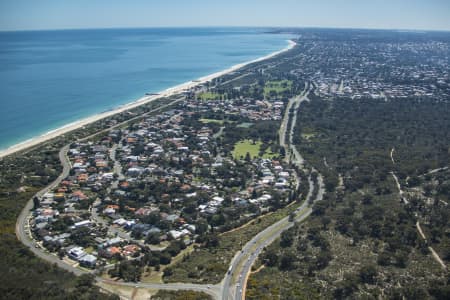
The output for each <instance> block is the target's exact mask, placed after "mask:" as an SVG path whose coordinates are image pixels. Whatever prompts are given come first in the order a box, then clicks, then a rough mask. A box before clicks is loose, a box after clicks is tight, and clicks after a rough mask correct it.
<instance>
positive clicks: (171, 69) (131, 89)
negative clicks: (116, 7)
mask: <svg viewBox="0 0 450 300" xmlns="http://www.w3.org/2000/svg"><path fill="white" fill-rule="evenodd" d="M268 32H269V31H268V30H267V29H264V28H257V29H256V28H146V29H89V30H55V31H16V32H0V104H1V109H0V150H3V149H6V148H8V147H10V146H12V145H15V144H17V143H20V142H23V141H26V140H28V139H30V138H33V137H36V136H39V135H42V134H45V133H46V132H49V131H51V130H54V129H56V128H58V127H61V126H64V125H67V124H69V123H72V122H74V121H77V120H79V119H82V118H85V117H88V116H91V115H94V114H97V113H101V112H104V111H107V110H111V109H114V108H116V107H118V106H120V105H123V104H126V103H130V102H133V101H135V100H137V99H138V98H141V97H142V96H144V94H145V93H156V92H159V91H162V90H165V89H167V88H169V87H172V86H176V85H178V84H181V83H184V82H187V81H190V80H194V79H197V78H199V77H203V76H206V75H209V74H211V73H215V72H218V71H221V70H224V69H227V68H229V67H231V66H233V65H236V64H239V63H243V62H246V61H250V60H253V59H256V58H258V57H261V56H265V55H267V54H270V53H272V52H275V51H278V50H281V49H283V48H285V47H286V46H287V45H288V39H290V38H292V36H290V35H287V34H272V33H268Z"/></svg>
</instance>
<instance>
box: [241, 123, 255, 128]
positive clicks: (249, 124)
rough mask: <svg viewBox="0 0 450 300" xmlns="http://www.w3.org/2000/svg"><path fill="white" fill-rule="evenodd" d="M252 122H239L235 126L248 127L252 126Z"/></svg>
mask: <svg viewBox="0 0 450 300" xmlns="http://www.w3.org/2000/svg"><path fill="white" fill-rule="evenodd" d="M252 125H253V123H241V124H239V125H238V126H237V127H239V128H250V127H252Z"/></svg>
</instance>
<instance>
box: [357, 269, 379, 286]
mask: <svg viewBox="0 0 450 300" xmlns="http://www.w3.org/2000/svg"><path fill="white" fill-rule="evenodd" d="M376 276H377V268H376V267H375V266H374V265H365V266H363V267H362V268H361V269H360V270H359V278H360V279H361V282H363V283H368V284H374V283H375V278H376Z"/></svg>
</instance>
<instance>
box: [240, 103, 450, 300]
mask: <svg viewBox="0 0 450 300" xmlns="http://www.w3.org/2000/svg"><path fill="white" fill-rule="evenodd" d="M311 98H312V100H311V101H310V102H307V103H304V104H302V105H301V106H300V115H301V118H299V119H298V121H297V124H296V133H295V138H296V139H295V140H296V143H297V145H298V148H299V149H300V151H301V152H302V153H304V155H305V158H306V159H307V160H308V161H309V162H311V164H312V165H313V166H314V167H315V168H317V169H318V170H319V171H320V172H321V173H322V174H326V176H325V180H326V187H327V194H326V196H325V199H324V200H323V201H321V202H318V203H317V204H315V205H314V207H313V214H312V216H311V218H309V219H308V220H307V221H306V222H304V223H302V224H297V225H296V226H295V227H294V228H292V229H291V230H289V231H287V232H285V233H283V234H282V236H281V238H280V239H279V240H278V241H276V242H275V243H273V244H272V245H271V246H269V247H268V248H267V249H266V250H265V252H264V254H263V255H262V256H261V257H260V259H261V261H260V263H261V264H264V266H265V267H264V268H262V269H261V270H260V271H259V272H257V273H255V274H254V275H252V276H251V278H250V280H249V291H248V292H247V298H248V299H272V298H274V297H280V296H281V298H282V299H292V298H308V299H314V298H317V299H318V298H334V299H336V298H339V299H344V298H349V297H356V298H359V297H363V296H364V295H366V296H369V297H388V298H395V297H397V296H398V295H406V297H407V298H408V299H424V298H428V297H433V298H436V299H444V298H447V297H448V295H449V292H450V290H449V289H448V285H447V278H446V276H447V275H446V271H445V270H443V269H442V267H441V266H440V265H439V263H438V262H436V261H435V259H434V258H433V256H432V255H431V254H430V252H429V249H428V248H427V246H428V245H429V244H427V241H430V242H431V241H432V242H431V244H430V245H433V246H436V248H437V249H439V250H438V252H439V253H440V254H441V255H442V256H441V257H442V259H444V260H446V263H448V262H449V260H448V255H447V253H448V248H447V247H448V240H447V237H446V233H445V232H446V230H447V229H448V223H447V222H448V218H447V217H445V216H447V215H448V214H449V213H450V211H449V209H448V206H447V204H446V203H447V201H448V189H447V188H446V185H448V180H447V179H445V178H447V177H445V176H447V175H445V174H447V173H446V172H445V171H444V172H438V173H436V175H433V174H430V175H428V180H424V179H420V178H422V177H420V176H421V175H422V174H424V173H425V174H426V173H427V172H428V171H430V170H433V169H437V168H440V167H445V166H448V164H449V155H448V151H449V149H450V144H449V141H450V136H449V131H448V130H440V129H439V128H450V119H449V117H448V113H447V112H448V111H449V109H450V108H449V106H448V105H449V104H448V103H446V102H440V101H439V102H437V101H433V100H430V99H427V101H423V100H422V99H408V100H403V99H402V100H390V101H373V100H352V99H336V100H333V101H325V100H323V99H321V98H318V97H311ZM437 107H439V109H436V108H437ZM303 128H306V129H307V130H306V133H303ZM311 132H314V136H311V135H310V133H311ZM392 149H395V150H394V151H393V153H392V157H391V151H392ZM392 171H393V172H395V173H396V174H398V175H399V177H400V182H401V183H400V184H401V186H405V187H411V188H414V186H422V187H424V186H427V185H428V190H429V191H436V192H433V193H431V194H428V196H429V197H431V199H435V200H434V201H433V203H434V205H427V204H426V203H427V202H426V199H423V198H422V199H421V198H418V196H417V189H416V190H415V193H413V192H412V191H411V193H410V194H409V195H408V196H406V197H407V199H408V200H406V201H408V202H407V203H404V200H402V198H401V197H400V196H399V190H398V188H397V186H396V183H395V181H394V179H393V176H392V175H391V172H392ZM434 176H438V177H439V178H440V179H439V180H437V179H433V177H434ZM421 182H424V183H421ZM425 182H428V183H425ZM430 184H431V186H430ZM425 189H427V188H425ZM424 193H425V194H426V191H424ZM419 194H420V193H419ZM440 201H442V202H440ZM418 221H419V222H423V223H425V224H427V225H425V227H426V228H427V230H426V236H427V237H429V238H427V240H423V239H422V238H421V237H420V235H419V233H418V231H417V229H416V226H415V225H416V222H418ZM274 276H275V277H277V278H280V279H279V281H277V282H274V281H271V280H270V279H271V278H273V277H274Z"/></svg>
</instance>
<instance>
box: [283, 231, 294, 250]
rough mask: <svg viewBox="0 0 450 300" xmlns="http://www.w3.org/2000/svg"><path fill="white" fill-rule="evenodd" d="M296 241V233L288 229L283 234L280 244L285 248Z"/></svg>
mask: <svg viewBox="0 0 450 300" xmlns="http://www.w3.org/2000/svg"><path fill="white" fill-rule="evenodd" d="M293 242H294V233H293V232H292V230H286V231H284V232H283V233H282V234H281V239H280V246H281V247H283V248H286V247H290V246H292V243H293Z"/></svg>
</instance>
